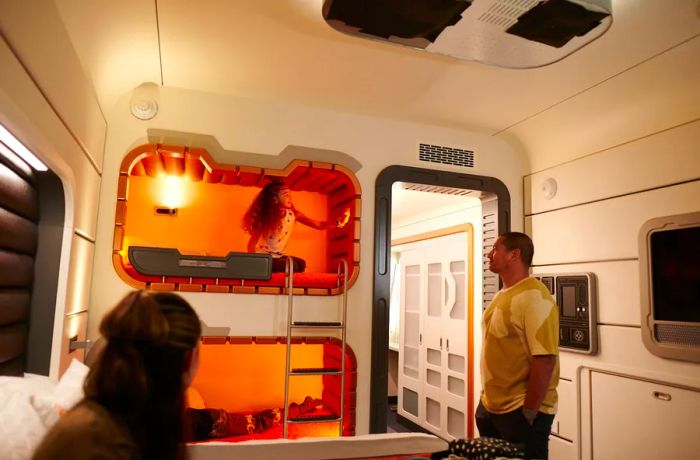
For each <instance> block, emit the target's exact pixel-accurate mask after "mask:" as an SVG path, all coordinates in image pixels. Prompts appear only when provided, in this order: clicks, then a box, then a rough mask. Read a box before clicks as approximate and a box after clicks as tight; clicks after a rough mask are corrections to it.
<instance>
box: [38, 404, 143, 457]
mask: <svg viewBox="0 0 700 460" xmlns="http://www.w3.org/2000/svg"><path fill="white" fill-rule="evenodd" d="M68 454H69V457H70V458H71V459H74V460H76V459H84V458H85V459H87V458H105V459H107V458H109V459H132V458H137V448H136V445H135V444H134V443H133V441H132V439H131V436H130V435H129V432H128V430H127V429H126V427H125V426H123V425H122V424H120V423H119V422H118V421H117V420H116V419H115V418H114V417H112V415H110V413H109V412H108V411H107V410H106V409H105V408H104V407H102V406H101V405H100V404H98V403H96V402H93V401H83V402H81V403H80V404H78V405H77V406H76V407H74V408H73V409H71V410H70V411H68V412H67V413H66V414H65V415H64V416H63V417H61V419H60V420H59V421H58V422H57V423H56V424H55V425H54V426H53V427H52V428H51V429H50V430H49V432H48V433H47V434H46V437H45V438H44V439H43V441H42V442H41V444H40V445H39V447H38V448H37V450H36V452H35V454H34V458H35V459H39V458H41V459H53V458H66V456H67V455H68Z"/></svg>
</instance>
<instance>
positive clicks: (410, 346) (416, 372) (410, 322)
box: [397, 249, 424, 424]
mask: <svg viewBox="0 0 700 460" xmlns="http://www.w3.org/2000/svg"><path fill="white" fill-rule="evenodd" d="M423 265H424V264H423V250H422V249H418V250H411V251H405V252H402V253H401V313H400V333H399V372H398V382H397V386H398V407H397V412H398V413H399V414H400V415H401V416H403V417H405V418H407V419H408V420H411V421H413V422H415V423H418V424H422V417H423V416H424V415H423V411H422V410H421V409H420V407H421V398H422V393H423V390H422V387H423V376H422V369H421V367H422V366H421V308H422V307H421V306H422V304H423V303H424V300H423V298H424V287H423V285H424V281H423V277H424V275H423V272H424V266H423Z"/></svg>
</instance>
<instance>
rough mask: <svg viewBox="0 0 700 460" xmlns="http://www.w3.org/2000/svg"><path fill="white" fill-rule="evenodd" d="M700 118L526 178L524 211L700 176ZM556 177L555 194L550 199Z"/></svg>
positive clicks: (586, 200)
mask: <svg viewBox="0 0 700 460" xmlns="http://www.w3.org/2000/svg"><path fill="white" fill-rule="evenodd" d="M698 145H700V121H695V122H692V123H688V124H685V125H682V126H679V127H676V128H673V129H669V130H668V131H663V132H661V133H659V134H657V135H654V136H650V137H645V138H642V139H639V140H637V141H634V142H630V143H628V144H623V145H621V146H618V147H614V148H611V149H609V150H606V151H604V152H601V153H597V154H595V155H590V156H587V157H584V158H581V159H579V160H576V161H573V162H568V163H563V164H560V165H559V166H556V167H555V168H552V169H548V170H546V171H542V172H538V173H535V174H532V175H529V176H525V214H526V215H527V214H533V213H539V212H543V211H548V210H551V209H557V208H562V207H566V206H571V205H575V204H580V203H586V202H591V201H596V200H601V199H604V198H607V197H611V196H617V195H623V194H626V193H632V192H637V191H640V190H648V189H651V188H655V187H659V186H663V185H667V184H673V183H678V182H682V181H687V180H691V179H697V178H699V177H700V153H699V152H698V147H697V146H698ZM549 178H552V179H554V180H556V182H557V193H556V195H555V196H554V197H553V198H552V199H549V200H548V199H546V198H545V197H544V194H543V193H542V184H543V182H544V181H545V180H547V179H549Z"/></svg>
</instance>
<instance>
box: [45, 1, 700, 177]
mask: <svg viewBox="0 0 700 460" xmlns="http://www.w3.org/2000/svg"><path fill="white" fill-rule="evenodd" d="M477 1H478V0H477ZM55 2H56V4H57V6H58V8H59V11H60V13H61V15H62V18H63V21H64V23H65V25H66V28H67V30H68V32H69V35H70V36H71V39H72V40H73V42H74V46H75V48H76V51H77V53H78V55H79V57H80V59H81V61H82V62H83V65H84V67H85V69H86V71H87V73H88V75H89V77H90V78H91V79H92V80H93V83H94V86H95V90H96V93H97V97H98V100H99V101H100V104H101V105H102V107H103V110H104V111H105V112H108V111H109V109H110V107H111V106H112V105H113V104H114V103H115V101H116V100H117V98H119V97H120V96H121V95H123V94H125V93H126V92H128V91H130V90H132V89H133V88H134V87H136V86H138V85H139V84H141V83H143V82H146V81H152V82H156V83H159V84H160V83H162V84H163V85H165V86H168V87H176V88H184V89H190V90H196V91H202V92H206V93H214V94H225V95H233V96H242V97H247V98H262V99H274V100H285V101H288V102H292V103H298V104H305V105H313V106H320V107H326V108H329V109H333V110H338V111H343V112H356V113H364V114H372V115H376V116H380V117H388V118H393V119H402V120H411V121H417V122H421V123H428V124H436V125H443V126H452V127H459V128H466V129H470V130H478V131H481V132H485V133H488V134H493V135H500V136H507V135H512V136H514V137H515V138H516V141H517V142H519V143H520V144H521V146H522V147H523V148H524V149H525V150H526V151H528V153H529V154H531V155H532V154H533V152H540V155H543V158H545V157H546V156H547V155H554V154H555V153H552V152H553V151H554V150H556V147H550V146H549V145H548V144H547V142H551V140H550V136H551V135H552V126H551V123H552V122H554V121H558V123H559V126H558V129H557V131H558V133H560V134H561V135H562V136H568V135H573V134H575V133H576V131H577V129H578V125H579V124H580V123H581V121H582V120H585V121H586V122H590V123H595V122H596V120H597V115H600V112H601V111H603V113H607V115H606V117H607V118H611V116H610V114H616V113H619V111H620V105H622V106H623V107H627V109H628V110H629V108H630V106H631V105H632V106H633V105H634V104H637V103H638V102H637V101H638V100H639V99H640V98H644V97H645V94H646V93H648V92H649V91H648V90H647V89H646V88H647V86H649V85H652V88H656V85H663V84H664V83H663V81H661V82H657V81H655V80H654V75H656V74H657V70H656V69H657V67H659V66H660V65H661V64H662V63H664V59H665V58H667V59H668V60H670V61H671V63H670V64H668V63H664V64H663V68H664V69H667V70H666V71H667V72H670V73H671V74H672V75H675V73H677V72H683V74H684V75H685V76H684V77H683V79H682V80H681V81H679V82H675V83H674V85H675V87H674V88H671V89H669V90H668V91H674V92H683V91H684V92H687V93H689V94H686V95H682V96H678V97H675V98H674V99H673V100H672V103H668V104H670V105H668V104H667V105H668V107H664V109H663V110H664V111H665V112H668V114H669V116H671V115H674V114H680V113H682V114H683V117H685V118H684V120H685V121H687V117H688V116H690V117H693V116H696V117H697V116H700V113H699V112H698V111H699V110H700V108H699V107H700V103H699V102H700V90H698V87H700V85H697V84H696V83H697V82H698V81H700V6H699V3H698V1H697V0H613V7H612V8H613V24H612V26H611V27H610V29H609V30H608V31H607V33H605V34H604V35H603V36H602V37H601V38H599V39H597V40H595V41H594V42H592V43H591V44H589V45H587V46H585V47H584V48H583V49H581V50H580V51H578V52H576V53H575V54H573V55H571V56H569V57H567V58H565V59H563V60H562V61H560V62H557V63H554V64H552V65H549V66H545V67H541V68H536V69H528V70H509V69H503V68H498V67H491V66H487V65H484V64H479V63H476V62H469V61H463V60H457V59H455V58H450V57H445V56H438V55H434V54H430V53H427V52H425V51H421V50H416V49H411V48H407V47H402V46H400V45H394V44H389V43H381V42H377V41H370V40H363V39H360V38H355V37H350V36H347V35H344V34H342V33H339V32H337V31H335V30H333V29H332V28H331V27H329V26H328V25H327V24H326V23H325V22H324V20H323V18H322V17H321V4H322V0H235V1H227V0H197V1H192V0H158V1H156V0H150V1H145V0H119V1H112V0H101V1H85V0H55ZM674 53H675V54H674ZM684 53H685V54H684ZM686 55H689V56H690V60H691V63H690V64H688V62H687V61H688V58H687V56H686ZM657 62H658V63H659V64H655V63H657ZM674 66H675V67H674ZM678 66H681V67H678ZM645 69H646V70H645ZM616 83H617V84H618V85H621V86H622V87H623V88H629V87H630V85H632V86H633V87H636V88H637V90H636V92H634V93H630V94H629V95H626V94H622V96H620V97H622V98H621V99H620V97H617V98H615V97H609V94H610V91H612V90H613V88H614V84H616ZM679 85H680V86H679ZM596 91H598V92H596ZM623 93H624V91H623ZM657 93H658V94H657ZM614 94H617V90H616V92H615V93H614ZM664 94H665V93H664V92H663V91H661V92H660V93H659V92H658V91H657V92H655V93H654V94H653V97H654V101H656V99H658V98H659V97H665V96H664ZM588 95H590V96H591V97H590V98H588V97H583V96H588ZM623 96H624V97H623ZM591 101H593V102H594V104H593V105H591ZM647 105H648V104H647ZM647 105H643V107H644V108H645V110H648V109H649V107H647ZM563 108H565V109H567V110H563ZM651 109H652V110H653V107H652V108H651ZM571 110H573V111H574V112H573V115H572V114H571V113H569V112H570V111H571ZM665 112H664V113H665ZM645 113H646V112H645ZM548 116H549V117H550V118H553V120H554V121H551V120H550V121H547V120H548V118H547V117H548ZM658 116H659V115H658V113H657V114H655V115H653V114H649V115H645V117H646V118H645V119H644V120H647V119H649V117H658ZM567 117H569V118H571V119H570V120H569V118H567ZM667 118H668V117H667ZM671 118H672V116H671ZM540 120H544V122H542V123H540ZM561 120H564V121H566V122H567V123H568V124H569V126H568V127H567V126H565V125H564V124H562V122H561ZM644 120H642V121H644ZM598 121H599V122H600V123H608V122H609V120H598ZM631 121H633V122H635V123H636V124H637V125H640V126H644V125H643V123H641V122H639V123H637V122H636V120H634V119H632V120H631ZM536 122H537V123H536ZM670 122H671V121H666V122H665V123H670ZM640 123H641V124H640ZM613 125H614V123H613ZM652 125H653V126H644V129H645V130H647V131H648V130H649V129H657V130H658V129H662V128H668V126H662V125H658V123H656V124H654V123H652ZM605 126H607V125H605ZM615 128H616V129H619V128H618V127H616V126H615ZM606 129H608V128H605V127H602V128H600V129H598V131H600V132H596V131H595V130H592V132H593V133H594V134H595V135H597V136H608V138H609V140H608V144H610V143H611V142H616V139H615V137H614V136H615V134H614V133H612V131H611V132H606ZM609 129H612V128H609ZM584 132H585V133H586V136H588V132H587V131H584ZM645 133H646V134H649V133H648V132H646V131H644V132H639V133H636V132H631V133H630V134H629V135H628V137H629V136H641V135H644V134H645ZM611 136H612V137H611ZM564 140H565V139H564ZM577 142H578V141H577ZM581 142H583V143H584V144H585V140H582V141H580V142H579V144H580V143H581ZM558 145H560V144H558ZM595 148H596V145H595V143H592V144H590V145H587V144H586V145H582V146H581V147H580V149H579V150H582V151H580V152H579V151H576V152H575V153H573V154H572V155H582V154H586V153H590V151H591V149H595ZM548 149H549V150H548ZM565 159H566V158H564V160H565ZM547 164H548V162H547V161H541V162H540V163H539V164H538V163H537V161H536V160H535V161H533V167H534V168H537V167H538V166H542V167H544V166H547Z"/></svg>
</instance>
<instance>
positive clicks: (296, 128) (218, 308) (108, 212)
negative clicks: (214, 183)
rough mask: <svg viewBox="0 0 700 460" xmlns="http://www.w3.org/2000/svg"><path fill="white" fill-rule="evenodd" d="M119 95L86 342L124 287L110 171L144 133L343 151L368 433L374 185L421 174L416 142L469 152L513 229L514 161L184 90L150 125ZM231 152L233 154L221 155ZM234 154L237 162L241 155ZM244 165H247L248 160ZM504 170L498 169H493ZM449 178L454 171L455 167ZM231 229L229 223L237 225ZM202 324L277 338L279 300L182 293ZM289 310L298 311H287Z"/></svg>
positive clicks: (306, 112)
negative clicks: (392, 170)
mask: <svg viewBox="0 0 700 460" xmlns="http://www.w3.org/2000/svg"><path fill="white" fill-rule="evenodd" d="M128 101H129V95H128V94H127V95H124V97H123V98H122V99H121V100H120V102H119V103H118V104H117V106H116V107H115V109H114V111H112V112H111V113H109V114H108V122H109V130H108V133H107V144H106V154H105V161H104V174H103V182H102V191H101V196H100V214H99V219H98V229H97V243H96V252H95V265H94V277H93V289H92V295H91V302H90V303H91V310H90V325H89V335H90V336H91V337H95V335H96V333H97V332H96V328H97V324H98V323H99V320H100V318H101V316H102V315H103V313H104V311H105V310H106V309H108V308H109V307H111V306H112V305H113V304H114V303H115V302H116V301H117V300H118V299H119V297H121V296H122V295H123V294H124V293H125V292H127V291H128V290H129V289H130V288H129V287H128V286H127V285H126V284H125V283H124V282H122V281H121V280H120V279H119V278H118V277H117V275H116V273H115V272H114V270H113V268H112V262H111V258H110V257H111V248H112V236H113V229H114V211H115V203H116V188H117V175H118V167H119V164H120V162H121V160H122V158H123V156H124V155H125V154H126V153H127V152H128V151H129V150H130V149H131V148H133V147H134V146H136V145H139V144H141V143H144V142H146V139H147V133H146V130H147V129H149V128H154V129H163V130H172V131H182V132H186V133H200V134H210V135H212V136H214V137H215V138H216V139H217V140H218V142H219V143H220V144H221V147H222V148H223V149H224V150H222V151H220V152H212V154H214V155H215V156H216V159H217V160H218V161H220V162H225V161H227V157H228V158H229V160H228V161H231V158H232V157H234V156H235V157H236V158H237V159H238V158H244V159H245V154H241V153H240V152H251V153H254V154H264V155H277V154H278V153H279V152H281V151H282V150H283V149H284V148H285V147H287V146H289V145H296V146H306V147H311V148H315V149H328V150H335V151H340V152H343V153H345V154H347V155H349V156H351V157H353V158H354V159H356V160H357V161H359V162H360V163H361V164H362V167H361V168H360V169H359V171H358V172H357V177H358V179H359V181H360V183H361V187H362V198H363V201H362V216H363V220H362V228H361V234H362V239H361V265H360V276H359V279H358V281H357V282H356V284H355V285H354V286H353V287H352V289H351V290H350V293H349V302H348V304H349V312H348V342H349V344H350V345H351V346H352V348H353V349H354V351H355V353H356V355H357V357H358V378H359V383H358V426H357V428H358V433H363V432H366V431H367V429H368V415H369V407H368V401H369V377H370V375H369V374H370V337H369V334H368V332H367V331H369V330H370V328H371V318H372V265H373V252H374V248H373V244H372V240H373V231H374V222H373V215H374V182H375V179H376V177H377V175H378V174H379V172H380V171H381V170H382V169H383V168H385V167H386V166H389V165H391V164H403V165H411V166H422V167H425V166H424V165H427V163H419V162H418V161H417V157H418V154H417V148H418V147H417V146H418V143H419V142H433V143H440V144H442V145H446V146H462V147H465V146H466V147H468V148H471V149H473V150H474V151H475V152H476V166H475V167H474V168H473V169H469V170H468V171H465V172H469V173H471V174H479V175H486V176H494V177H498V178H499V179H501V180H502V181H503V182H504V183H505V184H506V185H507V186H508V188H509V190H510V193H511V200H512V203H514V204H513V209H512V212H513V215H514V216H515V218H514V222H522V207H521V206H520V203H522V195H521V190H522V186H521V178H522V175H523V174H524V173H525V172H526V171H527V165H526V163H525V161H524V160H523V158H522V157H521V156H520V155H519V154H518V153H517V152H516V151H514V150H513V148H511V147H510V146H509V145H507V144H506V143H505V142H503V141H501V140H498V139H494V138H492V137H489V136H485V135H481V134H478V133H471V132H465V131H457V130H451V129H445V128H439V127H434V126H425V125H419V124H410V123H404V122H396V121H391V120H386V119H381V118H372V117H367V116H358V115H353V114H347V113H337V112H332V111H327V110H320V109H312V108H308V107H304V106H298V105H288V104H282V103H276V102H271V101H262V100H260V101H255V100H248V99H240V98H233V97H230V98H226V97H217V96H213V95H209V94H203V93H196V92H192V91H186V90H177V89H168V88H165V89H162V90H161V92H160V101H159V106H160V112H159V113H158V115H157V116H156V117H155V118H154V119H153V120H150V121H147V122H144V121H140V120H137V119H135V118H134V117H132V116H131V115H130V114H129V110H128ZM226 151H235V152H237V153H235V154H234V153H228V154H227V153H226ZM241 155H243V156H241ZM251 158H252V157H251ZM503 163H508V164H509V165H510V166H509V168H508V169H507V170H504V169H502V168H501V167H500V166H501V165H502V164H503ZM455 170H459V169H456V168H455ZM237 224H238V223H231V225H237ZM185 296H186V297H187V299H188V300H189V301H190V302H192V304H193V305H194V306H195V308H196V309H197V311H198V313H199V314H200V315H201V318H202V319H203V320H204V321H205V322H206V323H207V325H209V326H218V327H229V328H230V334H231V335H284V334H285V333H286V332H285V324H286V323H285V317H286V298H283V297H280V296H269V295H257V296H256V295H243V294H238V295H236V294H229V295H221V294H200V293H198V294H186V295H185ZM338 302H339V299H337V298H319V297H313V298H301V299H299V300H298V301H297V302H295V311H298V312H299V314H300V315H302V316H306V315H313V316H314V317H317V318H318V319H319V320H321V319H322V318H326V317H328V318H329V319H332V318H333V317H334V315H335V314H336V312H337V311H338V310H339V308H338V306H339V304H338ZM297 305H298V307H297Z"/></svg>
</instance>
